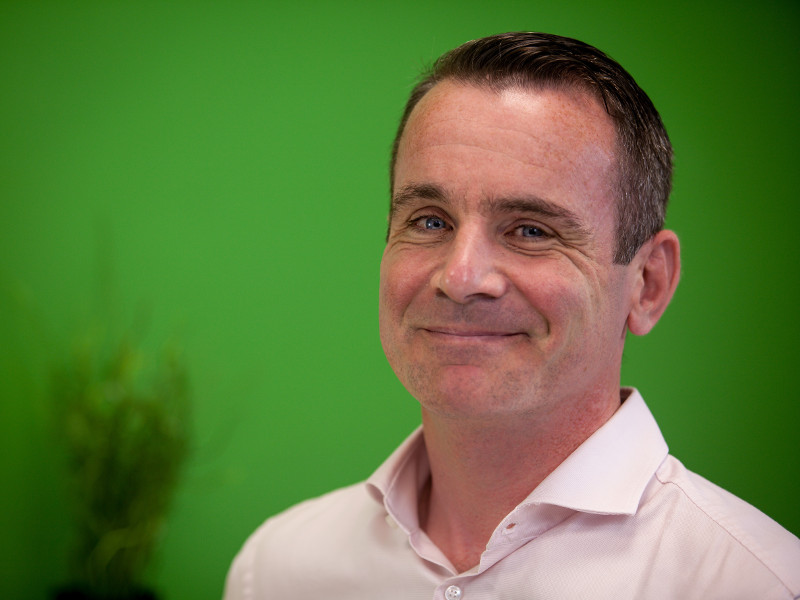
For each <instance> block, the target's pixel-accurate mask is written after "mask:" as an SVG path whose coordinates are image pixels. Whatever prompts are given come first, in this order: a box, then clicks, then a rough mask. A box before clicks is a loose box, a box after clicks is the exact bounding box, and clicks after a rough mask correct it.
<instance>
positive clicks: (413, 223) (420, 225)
mask: <svg viewBox="0 0 800 600" xmlns="http://www.w3.org/2000/svg"><path fill="white" fill-rule="evenodd" d="M428 219H435V220H437V221H441V222H442V225H443V227H442V228H440V229H428V228H427V227H425V222H427V220H428ZM408 226H409V227H410V228H412V229H417V230H419V231H425V232H433V231H435V232H440V231H447V229H449V228H450V226H449V225H448V223H447V219H445V218H444V217H440V216H439V215H421V216H419V217H415V218H413V219H411V220H409V221H408ZM526 228H528V229H534V230H536V231H538V232H539V235H534V236H523V235H520V236H519V237H525V238H527V239H547V238H551V237H553V234H552V233H550V232H549V231H548V230H547V229H545V228H544V227H541V226H539V225H533V224H522V225H516V226H514V227H513V228H512V229H511V230H510V231H511V232H512V233H513V232H517V231H520V230H522V229H526Z"/></svg>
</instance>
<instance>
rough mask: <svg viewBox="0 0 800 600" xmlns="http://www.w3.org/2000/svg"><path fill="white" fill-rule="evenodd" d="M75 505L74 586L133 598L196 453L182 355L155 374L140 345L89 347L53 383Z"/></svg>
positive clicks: (158, 365) (156, 366)
mask: <svg viewBox="0 0 800 600" xmlns="http://www.w3.org/2000/svg"><path fill="white" fill-rule="evenodd" d="M52 399H53V401H54V415H55V418H56V427H57V430H58V434H59V437H60V438H61V439H62V440H63V442H64V445H65V448H66V454H67V460H68V471H69V478H70V486H71V488H72V492H73V499H74V501H75V502H74V504H75V517H76V524H77V529H78V544H77V548H76V553H75V555H74V557H73V558H74V561H73V563H74V564H73V565H72V566H73V568H74V569H75V576H76V577H77V578H78V579H79V580H80V581H81V582H82V583H83V584H84V585H86V586H87V587H88V588H89V589H90V590H91V591H92V593H93V594H94V595H95V596H97V597H100V598H124V597H126V596H127V595H129V594H131V593H132V590H133V589H135V588H136V587H139V586H140V585H141V578H142V573H143V571H144V569H145V567H146V565H147V563H148V560H149V558H150V557H151V555H152V553H153V550H154V549H155V547H156V544H157V542H158V539H159V535H160V532H161V531H162V528H163V525H164V521H165V517H166V514H167V511H168V508H169V505H170V501H171V498H172V495H173V492H174V490H175V487H176V485H177V482H178V477H179V472H180V467H181V465H182V463H183V461H184V459H185V457H186V455H187V452H188V450H189V405H190V401H189V388H188V381H187V375H186V370H185V368H184V365H183V363H182V361H181V358H180V356H179V355H178V354H177V352H175V351H174V350H173V351H167V352H165V354H164V356H163V358H162V359H161V360H158V361H156V362H155V363H153V364H147V362H146V360H145V356H144V355H143V353H142V352H140V351H139V350H138V349H137V348H136V347H135V345H134V344H132V343H130V342H129V341H126V340H123V341H122V342H118V343H115V344H103V343H97V342H95V341H92V340H90V341H88V342H86V343H84V344H82V345H81V346H80V347H79V348H78V349H77V350H76V351H75V352H74V354H73V355H72V356H71V357H70V359H69V360H68V361H67V362H66V363H65V364H63V365H61V366H60V367H58V368H56V369H54V371H53V377H52Z"/></svg>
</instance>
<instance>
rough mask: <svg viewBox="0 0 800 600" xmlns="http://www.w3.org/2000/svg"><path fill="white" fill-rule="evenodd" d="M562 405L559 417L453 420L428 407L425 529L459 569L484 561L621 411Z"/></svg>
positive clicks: (602, 405) (610, 404)
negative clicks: (529, 500)
mask: <svg viewBox="0 0 800 600" xmlns="http://www.w3.org/2000/svg"><path fill="white" fill-rule="evenodd" d="M619 403H620V401H619V395H618V393H617V394H615V395H613V396H612V397H609V398H604V399H603V400H601V401H592V402H575V403H572V406H574V407H575V409H570V408H569V405H566V406H565V405H561V406H560V407H559V408H558V410H557V411H553V414H545V415H542V414H538V415H534V414H531V415H525V416H522V417H521V416H520V415H514V416H512V417H508V418H492V419H487V418H486V417H485V416H482V417H479V418H475V419H470V418H453V417H451V416H444V417H443V416H441V415H437V414H433V413H431V412H429V411H427V410H425V409H424V408H423V411H422V422H423V431H424V435H425V444H426V448H427V452H428V460H429V461H430V467H431V482H430V485H429V488H428V489H427V490H426V493H424V494H422V496H421V499H420V513H419V514H420V525H421V526H422V528H423V530H424V531H425V532H426V533H427V535H428V537H430V538H431V540H433V542H434V543H435V544H436V545H437V546H438V547H439V548H440V549H441V550H442V552H443V553H444V554H445V556H447V557H448V559H450V562H452V563H453V566H454V567H455V568H456V569H457V570H458V571H459V572H463V571H466V570H468V569H470V568H472V567H474V566H475V565H477V564H478V562H479V561H480V556H481V554H482V553H483V551H484V550H485V548H486V544H487V543H488V541H489V538H490V537H491V535H492V533H493V531H494V530H495V528H496V527H497V525H498V524H499V523H500V522H501V521H502V520H503V519H504V518H505V517H506V515H508V514H509V513H510V512H511V511H512V510H514V508H515V507H516V506H517V505H518V504H519V503H520V502H522V501H523V500H524V499H525V498H526V497H527V496H528V495H529V494H530V493H531V492H532V491H533V490H534V489H535V488H536V487H537V486H538V485H539V484H540V483H541V482H542V480H544V478H545V477H547V476H548V475H549V474H550V473H551V472H552V471H553V470H554V469H555V468H556V467H557V466H558V465H559V464H561V462H562V461H563V460H564V459H565V458H566V457H567V456H569V455H570V454H571V453H572V452H573V451H574V450H575V449H576V448H577V447H578V446H580V445H581V444H582V443H583V442H584V441H585V440H586V438H588V437H589V436H590V435H591V434H592V433H594V431H596V430H597V429H598V428H599V427H600V426H601V425H602V424H603V423H605V422H606V421H607V420H608V419H609V418H610V417H611V415H612V414H613V413H614V411H615V410H616V409H617V408H618V407H619Z"/></svg>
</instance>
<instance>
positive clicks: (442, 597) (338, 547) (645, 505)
mask: <svg viewBox="0 0 800 600" xmlns="http://www.w3.org/2000/svg"><path fill="white" fill-rule="evenodd" d="M625 393H627V394H629V395H628V397H627V399H626V400H625V401H624V402H623V404H622V406H621V407H620V408H619V409H618V410H617V412H616V413H615V414H614V415H613V416H612V418H611V419H610V420H609V421H608V422H607V423H605V424H604V425H603V426H602V427H601V428H600V429H598V430H597V431H596V432H595V433H594V434H593V435H592V436H591V437H590V438H589V439H587V440H586V441H585V442H584V443H583V444H582V445H581V446H580V447H578V449H577V450H575V452H573V453H572V454H571V455H570V456H569V457H568V458H567V459H566V460H565V461H564V462H563V463H562V464H561V465H559V466H558V468H556V469H555V470H554V471H553V472H552V473H551V474H550V475H549V476H548V477H547V478H546V479H545V480H544V481H543V482H542V483H541V484H540V485H539V486H538V487H537V488H536V489H535V490H533V492H531V494H530V495H529V496H528V497H527V498H526V499H525V500H524V501H523V502H522V503H520V504H519V506H517V507H516V508H515V509H514V510H513V511H512V512H511V513H510V514H509V515H508V516H507V517H506V518H505V519H503V521H502V522H501V523H500V524H499V525H498V526H497V528H496V529H495V531H494V533H493V534H492V537H491V539H490V540H489V543H488V544H487V546H486V550H485V552H484V553H483V555H482V556H481V560H480V564H479V565H477V566H476V567H475V568H473V569H471V570H470V571H468V572H466V573H462V574H458V573H456V572H455V570H454V569H453V567H452V565H451V564H450V562H449V561H448V560H447V558H446V557H445V556H444V555H443V554H442V552H441V551H440V550H439V549H438V548H437V547H436V546H435V545H434V544H433V543H432V542H431V540H430V539H429V538H428V536H427V535H426V534H425V533H424V532H423V531H422V530H421V529H420V528H419V523H418V519H417V496H418V493H419V490H420V489H421V488H422V486H423V485H424V484H425V482H426V480H427V478H428V476H429V473H430V472H429V468H428V462H427V456H426V454H425V444H424V441H423V439H422V435H421V430H417V431H416V432H414V433H413V434H412V435H411V436H410V437H409V438H408V439H407V440H406V441H405V442H404V443H403V444H402V445H401V446H400V447H399V448H398V449H397V450H396V451H395V452H394V453H393V454H392V455H391V456H390V457H389V459H388V460H387V461H386V462H385V463H384V464H383V465H382V466H381V467H380V468H379V469H378V470H377V471H376V472H375V474H374V475H373V476H372V477H370V479H369V480H368V482H367V483H366V484H364V483H362V484H359V485H355V486H350V487H347V488H344V489H340V490H336V491H334V492H331V493H329V494H326V495H325V496H322V497H320V498H316V499H314V500H309V501H306V502H303V503H301V504H299V505H297V506H294V507H292V508H290V509H289V510H287V511H285V512H283V513H282V514H280V515H277V516H275V517H273V518H271V519H269V520H268V521H267V522H266V523H264V525H262V526H261V527H260V528H259V529H258V530H257V531H256V532H255V533H254V534H253V535H252V536H251V537H250V539H249V540H248V541H247V543H246V544H245V545H244V547H243V548H242V550H241V552H240V553H239V554H238V556H237V557H236V559H235V561H234V563H233V566H232V567H231V570H230V572H229V573H228V579H227V584H226V592H225V599H226V600H255V599H258V600H286V599H291V600H312V599H313V600H340V599H341V600H345V599H346V600H357V599H362V598H363V599H370V600H376V599H378V600H383V599H417V598H419V599H427V598H434V599H437V600H479V599H480V600H484V599H486V600H488V599H492V600H496V599H503V600H506V599H508V600H513V599H529V598H544V599H570V600H571V599H577V598H591V599H592V600H596V599H599V598H609V599H611V598H613V599H614V600H620V599H623V598H637V599H642V598H644V599H651V598H656V599H660V598H665V599H666V598H675V599H681V600H685V599H690V598H698V599H700V598H702V599H705V600H709V599H714V598H720V599H723V598H724V599H726V600H730V599H737V598H741V599H748V600H751V599H759V600H768V599H773V598H775V599H778V598H786V599H788V598H798V597H800V540H798V538H796V537H795V536H793V535H792V534H791V533H789V532H788V531H786V530H784V529H783V528H782V527H781V526H780V525H778V524H777V523H775V522H774V521H772V520H771V519H770V518H769V517H767V516H766V515H764V514H763V513H761V512H759V511H758V510H757V509H755V508H753V507H752V506H750V505H749V504H747V503H745V502H744V501H742V500H740V499H738V498H736V497H735V496H733V495H731V494H730V493H728V492H726V491H725V490H723V489H721V488H719V487H717V486H715V485H714V484H712V483H710V482H709V481H707V480H705V479H703V478H702V477H700V476H698V475H696V474H694V473H692V472H690V471H688V470H687V469H686V468H685V467H684V466H683V465H682V464H681V463H680V462H679V461H678V460H676V459H675V458H673V457H672V456H669V455H668V453H667V445H666V443H665V442H664V439H663V437H662V435H661V432H660V431H659V429H658V425H656V422H655V420H654V419H653V416H652V414H651V413H650V411H649V410H648V408H647V406H646V405H645V403H644V401H643V400H642V398H641V396H640V395H639V393H638V392H637V391H635V390H625V391H624V393H623V396H624V394H625Z"/></svg>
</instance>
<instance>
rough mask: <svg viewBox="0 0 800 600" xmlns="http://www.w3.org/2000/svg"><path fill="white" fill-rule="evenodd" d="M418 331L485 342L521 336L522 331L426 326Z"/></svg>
mask: <svg viewBox="0 0 800 600" xmlns="http://www.w3.org/2000/svg"><path fill="white" fill-rule="evenodd" d="M420 329H422V331H425V332H427V333H429V334H432V335H434V336H441V337H444V338H453V339H486V340H487V341H488V340H490V339H500V338H509V337H514V336H517V335H523V332H522V331H506V330H495V329H482V328H461V327H446V326H428V327H421V328H420Z"/></svg>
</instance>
